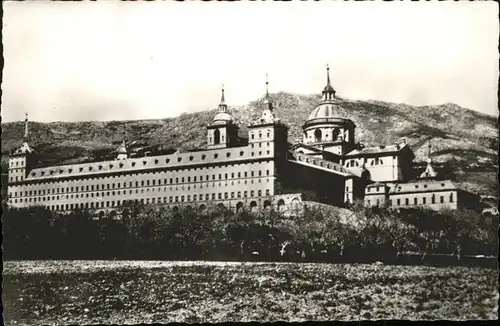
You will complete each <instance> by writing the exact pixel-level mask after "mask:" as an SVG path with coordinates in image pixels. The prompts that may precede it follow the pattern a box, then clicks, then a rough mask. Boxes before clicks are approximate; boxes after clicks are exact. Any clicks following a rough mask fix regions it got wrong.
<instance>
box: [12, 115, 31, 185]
mask: <svg viewBox="0 0 500 326" xmlns="http://www.w3.org/2000/svg"><path fill="white" fill-rule="evenodd" d="M28 140H29V133H28V114H27V113H26V117H25V119H24V136H23V143H22V145H21V147H19V148H18V149H16V150H15V151H14V153H12V154H11V155H10V157H9V183H10V184H13V183H17V182H21V181H23V180H24V179H25V178H26V176H27V174H28V172H29V170H30V168H31V163H32V154H33V150H32V149H31V147H30V146H29V144H28Z"/></svg>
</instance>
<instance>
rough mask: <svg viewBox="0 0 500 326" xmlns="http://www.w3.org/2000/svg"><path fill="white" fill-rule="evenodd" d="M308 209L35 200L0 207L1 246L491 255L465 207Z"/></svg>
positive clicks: (165, 252) (236, 256)
mask: <svg viewBox="0 0 500 326" xmlns="http://www.w3.org/2000/svg"><path fill="white" fill-rule="evenodd" d="M345 214H346V213H345V211H335V210H321V209H314V208H309V209H306V210H305V211H304V212H302V213H301V214H299V215H298V216H292V217H286V216H283V215H282V214H280V213H278V212H275V211H261V212H257V213H251V212H247V211H242V212H233V211H231V210H228V209H225V208H223V207H214V208H210V209H206V210H204V211H198V210H193V209H183V210H182V209H181V210H170V209H168V208H166V207H164V206H153V205H147V206H145V205H140V204H133V205H131V206H129V207H127V208H126V209H124V211H123V214H122V215H121V216H113V215H109V216H106V215H105V216H103V217H100V218H96V217H95V216H93V214H91V212H89V211H85V210H78V211H74V212H71V213H69V214H62V213H57V212H51V211H49V210H47V209H45V208H43V207H31V208H29V209H22V210H19V209H9V208H6V209H5V210H4V214H3V235H4V240H3V249H4V251H3V253H4V258H5V259H6V260H16V259H141V260H143V259H144V260H147V259H152V260H229V261H231V260H236V261H239V260H245V261H246V260H259V261H325V262H342V261H350V262H365V261H373V260H380V261H397V260H398V259H399V258H400V256H402V255H405V254H406V253H407V252H417V253H418V254H419V255H420V257H421V258H419V259H422V260H423V259H425V257H426V256H429V255H433V254H452V255H454V256H455V257H456V260H460V259H461V257H463V256H464V255H496V253H497V246H498V241H497V228H498V224H497V221H498V220H496V222H494V223H493V224H491V223H490V224H488V223H484V221H483V219H482V218H481V217H480V215H479V214H478V213H477V212H474V211H463V210H458V211H440V212H435V211H432V210H426V209H405V210H399V211H397V210H391V209H386V208H366V207H363V206H362V205H361V204H357V205H354V206H353V207H351V211H350V213H349V215H350V216H349V218H348V219H346V216H343V215H345Z"/></svg>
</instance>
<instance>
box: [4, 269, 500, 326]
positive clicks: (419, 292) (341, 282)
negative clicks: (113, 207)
mask: <svg viewBox="0 0 500 326" xmlns="http://www.w3.org/2000/svg"><path fill="white" fill-rule="evenodd" d="M3 287H4V288H3V292H4V298H3V299H4V319H5V323H6V324H8V325H25V324H34V323H36V324H49V325H52V324H98V323H99V324H100V323H103V324H124V323H127V324H128V323H167V322H229V321H267V322H271V321H306V320H315V321H325V320H377V319H409V320H415V319H423V320H440V319H445V320H471V319H498V277H497V271H496V270H493V269H482V268H470V267H449V268H437V267H427V266H383V265H382V266H379V265H363V264H339V265H332V264H296V263H279V264H278V263H276V264H273V263H260V264H259V263H210V262H193V263H190V262H178V263H176V262H115V261H112V262H111V261H110V262H106V261H64V262H63V261H38V262H36V261H24V262H9V261H7V262H5V264H4V283H3Z"/></svg>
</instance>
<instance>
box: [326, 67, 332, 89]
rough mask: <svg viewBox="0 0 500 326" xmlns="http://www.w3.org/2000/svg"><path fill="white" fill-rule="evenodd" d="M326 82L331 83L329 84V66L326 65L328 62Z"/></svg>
mask: <svg viewBox="0 0 500 326" xmlns="http://www.w3.org/2000/svg"><path fill="white" fill-rule="evenodd" d="M326 84H327V85H328V86H331V84H330V66H328V63H327V64H326Z"/></svg>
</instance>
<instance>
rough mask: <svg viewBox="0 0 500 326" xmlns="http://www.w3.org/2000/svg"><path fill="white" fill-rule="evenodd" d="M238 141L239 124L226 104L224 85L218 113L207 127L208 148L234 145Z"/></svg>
mask: <svg viewBox="0 0 500 326" xmlns="http://www.w3.org/2000/svg"><path fill="white" fill-rule="evenodd" d="M237 142H238V126H237V125H236V124H235V123H234V122H233V120H232V117H231V115H230V114H229V112H228V106H227V104H226V99H225V94H224V85H222V89H221V98H220V103H219V106H218V108H217V114H216V115H215V117H214V119H213V120H212V122H211V123H210V124H209V125H208V127H207V148H208V149H217V148H225V147H232V146H234V145H235V144H237Z"/></svg>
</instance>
